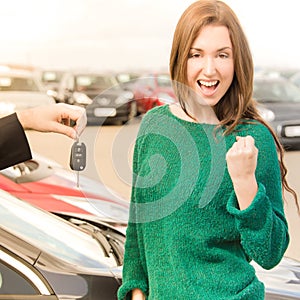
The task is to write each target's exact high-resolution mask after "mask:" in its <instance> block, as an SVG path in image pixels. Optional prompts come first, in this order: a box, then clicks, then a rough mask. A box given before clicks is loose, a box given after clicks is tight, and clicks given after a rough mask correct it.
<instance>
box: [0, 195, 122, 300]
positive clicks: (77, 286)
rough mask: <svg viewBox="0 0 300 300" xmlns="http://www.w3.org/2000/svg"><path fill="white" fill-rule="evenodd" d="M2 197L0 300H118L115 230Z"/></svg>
mask: <svg viewBox="0 0 300 300" xmlns="http://www.w3.org/2000/svg"><path fill="white" fill-rule="evenodd" d="M0 199H1V201H0V218H1V224H0V240H1V242H0V299H22V300H24V299H31V300H32V299H49V300H54V299H56V300H59V299H61V300H62V299H69V300H75V299H76V300H79V299H81V300H98V299H116V293H117V290H118V288H119V286H120V284H121V270H122V266H121V262H122V257H121V259H120V258H119V255H120V253H121V256H122V251H123V250H122V248H120V250H119V251H115V249H116V245H117V243H118V242H119V241H117V243H116V241H115V238H114V237H117V235H116V234H115V231H113V229H111V228H110V227H107V228H105V229H103V230H101V229H99V228H98V227H95V226H94V228H93V230H87V229H86V227H87V225H85V226H83V224H81V226H80V227H78V226H76V225H74V224H71V223H70V222H68V221H65V220H63V219H62V218H60V217H58V216H55V215H53V214H51V213H48V212H46V211H43V210H41V209H38V208H36V207H34V206H32V205H30V204H29V203H26V202H24V201H22V200H19V199H17V198H15V197H13V196H11V195H9V194H8V193H6V192H4V191H0ZM91 226H92V225H91ZM103 228H104V225H103ZM114 234H115V235H114ZM119 234H120V233H119Z"/></svg>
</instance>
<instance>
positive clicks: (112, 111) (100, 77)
mask: <svg viewBox="0 0 300 300" xmlns="http://www.w3.org/2000/svg"><path fill="white" fill-rule="evenodd" d="M57 99H58V101H59V102H65V103H69V104H76V105H82V106H85V107H86V111H87V123H88V125H101V124H104V123H106V124H107V123H115V124H116V123H117V124H124V123H126V122H128V121H129V120H131V119H132V118H134V117H135V116H136V113H137V108H136V102H135V101H134V99H133V94H132V92H130V91H128V90H124V89H123V88H122V86H121V85H120V84H119V82H118V81H117V79H116V77H115V75H113V74H99V73H90V72H77V73H76V72H68V73H65V74H64V76H63V78H62V80H61V84H60V86H59V89H58V94H57Z"/></svg>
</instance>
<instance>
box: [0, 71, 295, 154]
mask: <svg viewBox="0 0 300 300" xmlns="http://www.w3.org/2000/svg"><path fill="white" fill-rule="evenodd" d="M299 74H300V71H299V72H296V71H294V72H293V73H291V72H290V73H288V72H283V71H282V70H280V71H278V70H272V69H265V68H263V69H260V70H258V71H257V72H256V75H255V80H254V93H253V97H254V98H255V99H256V100H257V101H258V108H259V110H260V112H261V115H262V116H263V117H264V118H265V119H266V120H267V121H268V122H269V123H270V124H271V125H272V127H273V129H274V130H275V132H276V134H277V135H278V137H279V139H280V140H281V142H282V144H283V145H284V147H285V148H286V149H287V150H293V149H300V85H299V77H300V75H299ZM176 101H177V99H176V97H175V94H174V91H173V88H172V82H171V79H170V76H169V74H168V73H167V72H152V73H150V72H141V73H135V72H132V73H130V72H128V73H121V72H120V73H104V72H102V73H101V72H90V71H89V72H81V71H57V70H44V71H40V70H39V71H38V72H37V71H36V70H34V69H33V70H32V69H27V70H25V68H16V67H13V68H12V67H9V66H0V116H3V115H6V114H9V113H11V112H13V111H16V110H20V109H24V108H28V107H31V106H36V105H40V104H49V103H55V102H64V103H69V104H74V105H81V106H84V107H86V110H87V121H88V125H90V126H92V125H97V126H99V125H102V124H126V123H127V122H129V121H130V120H132V119H133V118H134V117H136V116H139V115H143V114H144V113H146V112H147V111H148V110H150V109H151V108H153V107H155V106H158V105H164V104H169V103H174V102H176Z"/></svg>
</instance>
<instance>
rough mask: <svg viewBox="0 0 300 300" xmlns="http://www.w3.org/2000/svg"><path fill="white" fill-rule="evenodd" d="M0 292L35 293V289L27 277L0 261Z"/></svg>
mask: <svg viewBox="0 0 300 300" xmlns="http://www.w3.org/2000/svg"><path fill="white" fill-rule="evenodd" d="M0 294H1V295H11V294H14V295H37V294H38V293H37V291H36V289H35V288H34V287H33V286H32V285H31V283H30V282H29V281H28V280H27V278H25V277H23V276H22V274H21V273H20V272H19V271H18V270H15V269H13V268H10V267H9V266H7V265H6V264H4V263H3V262H2V261H0Z"/></svg>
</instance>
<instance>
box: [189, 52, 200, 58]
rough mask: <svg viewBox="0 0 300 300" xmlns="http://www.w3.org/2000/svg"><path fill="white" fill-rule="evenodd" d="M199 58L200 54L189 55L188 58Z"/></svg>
mask: <svg viewBox="0 0 300 300" xmlns="http://www.w3.org/2000/svg"><path fill="white" fill-rule="evenodd" d="M200 56H201V55H200V53H191V54H190V56H189V57H190V58H198V57H200Z"/></svg>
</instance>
